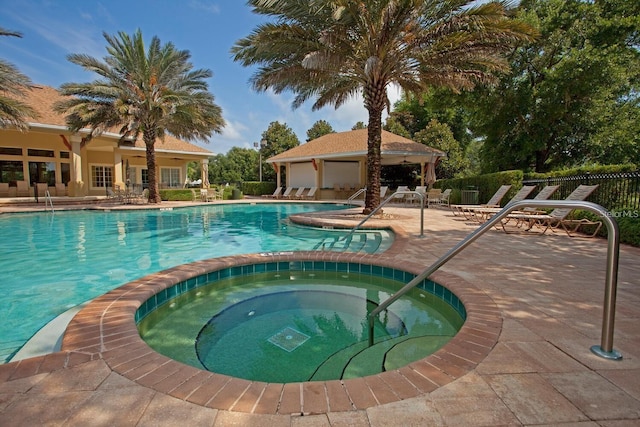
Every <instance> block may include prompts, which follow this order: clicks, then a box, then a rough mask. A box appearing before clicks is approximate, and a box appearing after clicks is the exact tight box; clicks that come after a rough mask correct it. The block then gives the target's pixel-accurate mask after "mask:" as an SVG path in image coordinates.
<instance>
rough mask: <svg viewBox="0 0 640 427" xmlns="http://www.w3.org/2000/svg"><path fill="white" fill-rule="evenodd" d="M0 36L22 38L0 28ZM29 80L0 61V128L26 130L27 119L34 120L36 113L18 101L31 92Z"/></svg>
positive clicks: (17, 34)
mask: <svg viewBox="0 0 640 427" xmlns="http://www.w3.org/2000/svg"><path fill="white" fill-rule="evenodd" d="M0 36H13V37H22V35H21V34H20V33H17V32H15V31H9V30H5V29H4V28H1V27H0ZM31 84H32V83H31V79H29V77H27V76H26V75H24V74H22V73H21V72H20V71H19V70H18V68H16V66H15V65H13V64H11V63H9V62H7V61H5V60H4V59H0V127H9V126H14V127H16V128H17V129H19V130H27V129H28V127H29V125H28V124H27V119H28V118H29V117H32V118H35V117H36V112H35V111H34V110H33V108H31V107H30V106H28V105H27V104H25V103H24V102H22V101H20V98H21V97H24V96H25V94H26V92H27V91H29V90H31Z"/></svg>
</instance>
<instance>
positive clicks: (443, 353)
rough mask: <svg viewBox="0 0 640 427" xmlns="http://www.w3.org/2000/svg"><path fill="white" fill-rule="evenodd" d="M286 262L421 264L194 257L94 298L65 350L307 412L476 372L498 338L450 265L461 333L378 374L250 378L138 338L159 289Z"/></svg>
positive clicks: (439, 277)
mask: <svg viewBox="0 0 640 427" xmlns="http://www.w3.org/2000/svg"><path fill="white" fill-rule="evenodd" d="M394 231H396V230H394ZM398 231H400V230H398ZM397 237H399V239H398V240H399V241H396V242H395V243H394V245H393V248H392V249H393V250H394V251H397V250H401V248H402V246H404V245H403V243H404V242H403V241H404V240H405V239H404V238H402V237H403V236H401V235H399V236H397ZM286 261H324V262H340V263H361V264H374V265H379V266H382V267H389V268H394V269H402V270H404V271H407V272H409V273H413V274H419V273H420V272H421V271H422V270H423V269H424V266H423V265H418V264H416V263H413V262H406V263H403V265H402V266H398V265H397V263H394V262H393V259H392V258H391V259H390V258H389V257H388V256H385V254H384V253H383V254H377V255H368V254H356V253H335V252H287V253H269V254H250V255H239V256H230V257H222V258H213V259H209V260H204V261H197V262H193V263H190V264H185V265H181V266H177V267H174V268H171V269H168V270H164V271H162V272H159V273H155V274H151V275H148V276H145V277H143V278H140V279H138V280H135V281H133V282H130V283H128V284H126V285H123V286H121V287H119V288H117V289H114V290H113V291H111V292H108V293H107V294H104V295H102V296H100V297H98V298H96V299H94V300H93V301H91V302H90V303H89V304H87V306H86V307H85V308H83V309H82V310H81V311H80V312H79V313H78V314H77V315H76V316H75V317H74V318H73V320H72V321H71V322H70V324H69V326H68V327H67V330H66V332H65V335H64V338H63V342H62V351H64V352H72V353H74V354H83V355H84V357H86V358H88V359H92V360H95V359H103V360H104V361H105V362H106V363H107V365H108V366H109V367H110V368H111V370H112V371H114V372H116V373H118V374H120V375H122V376H124V377H126V378H128V379H130V380H132V381H134V382H136V383H138V384H140V385H142V386H144V387H147V388H150V389H152V390H155V391H157V392H160V393H164V394H167V395H170V396H173V397H176V398H178V399H182V400H185V401H188V402H192V403H194V404H198V405H202V406H205V407H209V408H215V409H220V410H229V411H236V412H246V413H255V414H287V415H290V414H298V415H299V414H304V415H308V414H321V413H328V412H337V411H356V410H361V409H365V408H370V407H373V406H377V405H382V404H386V403H390V402H397V401H400V400H404V399H408V398H412V397H417V396H421V395H426V394H427V393H430V392H432V391H434V390H436V389H437V388H439V387H441V386H444V385H446V384H448V383H450V382H452V381H454V380H456V379H458V378H460V377H462V376H463V375H465V374H467V373H468V372H470V371H472V370H473V369H474V368H475V367H476V366H477V365H478V364H479V363H480V362H481V361H482V360H484V358H485V357H486V356H487V355H488V354H489V352H490V351H491V350H492V349H493V347H494V346H495V345H496V343H497V341H498V337H499V335H500V332H501V329H502V317H501V314H500V311H499V309H498V307H497V306H496V304H495V303H494V302H493V300H492V299H491V298H490V297H489V296H488V295H487V294H486V293H484V292H483V291H481V290H479V289H478V288H476V287H475V286H473V285H472V284H470V283H468V282H467V281H465V280H464V279H462V278H460V277H458V276H455V275H453V274H450V273H446V272H436V273H435V274H433V275H432V276H431V279H433V280H434V281H436V282H438V283H439V284H441V285H443V286H445V287H446V288H448V289H449V290H451V291H452V292H453V293H455V294H456V295H457V296H458V298H459V299H460V300H461V301H462V303H463V304H464V306H465V308H466V312H467V319H466V321H465V323H464V325H463V326H462V328H461V329H460V331H459V332H458V334H456V336H455V337H453V339H452V340H451V341H449V342H448V343H447V344H446V345H445V346H444V347H442V348H440V349H439V350H438V351H436V352H435V353H433V354H431V355H429V356H427V357H425V358H424V359H421V360H419V361H417V362H414V363H411V364H409V365H407V366H405V367H403V368H400V369H396V370H392V371H387V372H383V373H380V374H377V375H372V376H367V377H362V378H355V379H346V380H333V381H318V382H302V383H287V384H276V383H264V382H259V381H249V380H244V379H239V378H233V377H229V376H226V375H221V374H217V373H212V372H208V371H204V370H200V369H198V368H195V367H192V366H188V365H185V364H183V363H180V362H177V361H175V360H172V359H170V358H168V357H166V356H163V355H161V354H159V353H157V352H155V351H154V350H153V349H151V348H150V347H149V346H148V345H147V344H146V343H145V342H144V341H143V340H142V339H141V338H140V335H139V333H138V330H137V327H136V323H135V313H136V311H137V309H138V308H139V307H140V306H141V305H142V304H143V303H144V302H145V301H146V300H148V299H149V298H150V297H152V296H153V295H155V294H157V293H158V292H161V291H162V290H164V289H167V288H169V287H171V286H173V285H175V284H176V283H179V282H183V281H186V280H188V279H190V278H192V277H196V276H200V275H202V274H205V273H208V272H211V271H216V270H220V269H224V268H228V267H234V266H240V265H247V264H256V263H265V262H286Z"/></svg>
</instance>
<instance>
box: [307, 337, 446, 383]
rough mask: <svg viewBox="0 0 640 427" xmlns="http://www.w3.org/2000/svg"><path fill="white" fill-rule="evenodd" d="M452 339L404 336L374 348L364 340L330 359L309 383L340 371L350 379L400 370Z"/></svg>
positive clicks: (388, 340) (386, 341) (334, 377)
mask: <svg viewBox="0 0 640 427" xmlns="http://www.w3.org/2000/svg"><path fill="white" fill-rule="evenodd" d="M450 339H451V337H447V336H437V335H436V336H434V335H423V336H413V337H412V336H407V335H405V336H401V337H396V338H391V339H387V340H385V341H382V342H378V343H376V344H375V345H374V346H372V347H369V344H368V342H367V341H361V342H358V343H355V344H354V345H352V346H349V347H348V348H345V349H344V350H342V351H340V352H338V353H336V354H334V355H332V356H331V357H330V358H328V359H327V360H326V361H325V362H324V363H323V364H322V366H320V367H319V368H318V370H317V371H316V372H315V373H314V375H313V376H312V377H311V378H310V379H309V381H324V380H329V379H336V376H337V375H338V374H339V373H340V372H342V376H341V378H343V379H347V378H358V377H363V376H367V375H375V374H378V373H380V372H382V371H389V370H393V369H398V368H401V367H403V366H406V365H408V364H409V363H411V362H415V361H416V360H420V359H422V358H423V357H424V355H425V354H431V353H433V352H435V351H436V350H438V349H439V348H440V347H442V346H443V345H444V344H446V343H447V342H448V341H449V340H450Z"/></svg>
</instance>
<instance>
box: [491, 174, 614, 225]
mask: <svg viewBox="0 0 640 427" xmlns="http://www.w3.org/2000/svg"><path fill="white" fill-rule="evenodd" d="M597 188H598V185H597V184H596V185H579V186H578V187H577V188H576V189H575V190H573V192H572V193H571V194H569V195H568V196H567V198H566V199H565V200H586V199H587V197H589V196H590V195H591V193H593V192H594V191H595V190H596V189H597ZM572 211H573V209H569V208H556V209H554V210H553V211H551V213H549V214H535V213H533V214H530V213H512V214H509V215H508V216H507V218H506V219H516V220H517V221H518V224H519V225H521V224H527V225H528V227H527V229H526V231H531V229H532V228H533V227H538V228H540V229H542V232H541V233H540V234H544V233H546V232H547V230H548V229H551V230H552V231H555V230H556V229H558V228H562V229H563V230H564V231H565V232H566V233H567V235H568V236H569V237H572V233H577V232H578V231H579V229H580V228H581V227H582V226H584V225H592V226H595V230H594V231H593V233H591V234H589V235H588V237H593V236H595V235H596V234H597V233H598V231H600V228H601V227H602V221H591V220H590V219H587V218H582V219H568V218H567V217H568V216H569V214H570V213H571V212H572ZM501 223H502V229H503V230H504V232H505V233H508V231H507V229H506V227H505V225H506V224H507V221H504V220H503V221H502V222H501Z"/></svg>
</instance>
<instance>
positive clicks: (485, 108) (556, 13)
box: [469, 0, 640, 172]
mask: <svg viewBox="0 0 640 427" xmlns="http://www.w3.org/2000/svg"><path fill="white" fill-rule="evenodd" d="M519 14H520V15H521V16H522V19H523V20H526V21H528V22H530V23H531V24H532V25H535V26H536V27H537V28H539V32H540V34H541V36H540V38H539V39H538V40H537V41H536V42H535V43H532V44H530V45H528V46H524V47H521V48H520V49H518V50H517V51H515V52H514V54H513V55H512V57H511V63H512V70H513V71H512V73H511V74H509V75H507V76H505V77H504V78H503V79H502V81H501V82H500V84H499V85H497V86H496V87H495V88H494V89H488V90H486V91H476V93H474V94H473V95H472V96H474V97H475V98H476V99H475V100H473V101H472V102H470V103H469V105H475V106H477V107H478V108H477V114H476V117H477V125H476V126H475V127H474V130H475V132H476V133H478V134H482V135H484V136H485V142H484V146H483V149H482V159H483V165H484V166H483V169H484V170H485V171H487V172H489V171H496V170H504V169H524V170H534V171H537V172H544V171H548V170H551V169H556V168H561V167H571V166H576V165H581V164H584V163H591V162H600V163H609V162H621V161H632V162H638V161H640V157H638V154H639V150H640V148H639V147H640V137H639V134H640V133H639V132H638V131H639V130H640V128H639V125H638V123H640V97H639V96H638V94H639V93H640V91H639V89H640V88H639V86H638V83H639V82H640V50H639V49H638V46H640V3H638V2H633V1H624V0H602V1H582V0H523V1H522V2H521V3H520V11H519Z"/></svg>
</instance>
